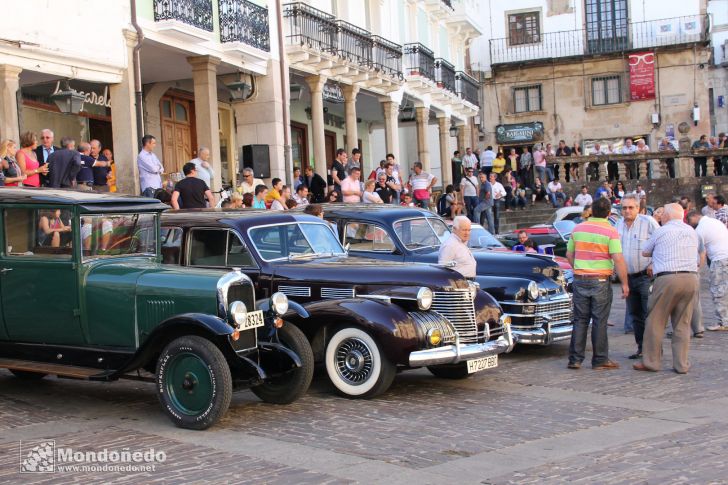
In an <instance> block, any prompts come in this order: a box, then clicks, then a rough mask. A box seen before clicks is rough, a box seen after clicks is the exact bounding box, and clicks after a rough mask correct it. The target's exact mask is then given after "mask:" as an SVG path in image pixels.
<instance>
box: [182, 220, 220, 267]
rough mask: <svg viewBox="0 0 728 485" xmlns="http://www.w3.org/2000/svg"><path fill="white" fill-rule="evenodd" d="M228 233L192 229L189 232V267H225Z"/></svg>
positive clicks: (217, 230)
mask: <svg viewBox="0 0 728 485" xmlns="http://www.w3.org/2000/svg"><path fill="white" fill-rule="evenodd" d="M227 237H228V231H227V230H225V229H194V230H192V231H191V232H190V239H189V244H190V249H189V251H190V255H189V261H190V265H191V266H215V267H220V268H224V267H225V256H226V255H227V244H228V243H227Z"/></svg>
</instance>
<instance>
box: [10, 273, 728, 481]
mask: <svg viewBox="0 0 728 485" xmlns="http://www.w3.org/2000/svg"><path fill="white" fill-rule="evenodd" d="M615 290H616V291H615V295H617V296H615V300H614V305H613V308H612V315H611V321H612V322H614V323H615V326H613V327H610V330H609V333H610V346H611V356H612V358H613V359H614V360H616V361H618V362H620V363H621V364H622V367H621V368H620V369H619V370H616V371H592V370H591V369H589V368H588V367H586V368H583V369H581V370H579V371H571V370H567V369H566V352H567V347H568V343H566V342H563V343H559V344H556V345H554V346H551V347H547V348H536V347H523V348H519V349H516V351H514V352H513V353H512V354H509V355H507V356H502V358H501V360H500V365H499V367H498V368H497V369H494V370H491V371H486V372H484V373H480V374H477V375H475V376H473V377H472V378H470V379H467V380H462V381H447V380H441V379H436V378H434V377H432V376H431V375H430V374H429V373H428V372H427V371H423V370H418V371H412V372H406V373H403V374H400V375H399V376H398V377H397V379H396V380H395V383H394V385H393V386H392V388H391V390H390V391H388V392H387V393H386V394H385V395H383V396H381V397H380V398H378V399H374V400H371V401H358V400H348V399H343V398H340V397H337V396H335V395H334V394H333V392H332V389H331V386H330V385H329V384H328V382H327V381H326V379H325V378H324V376H323V375H319V376H317V378H316V380H315V382H314V385H313V386H312V389H311V390H310V391H309V393H308V395H307V396H305V397H304V398H303V399H301V400H300V401H298V402H296V403H294V404H291V405H288V406H274V405H269V404H263V403H261V402H260V401H259V400H257V399H256V398H255V397H254V396H253V395H252V394H251V393H249V392H242V393H238V394H236V395H235V396H234V398H233V403H232V406H231V409H230V411H229V413H228V414H227V416H226V417H225V418H224V419H223V420H222V421H221V422H220V423H219V424H218V425H217V426H215V427H214V428H212V429H210V430H208V431H205V432H192V431H187V430H180V429H177V428H174V427H173V426H171V425H170V423H169V422H168V421H167V419H166V418H165V417H164V416H163V415H162V413H161V411H160V409H159V405H158V403H157V400H156V397H155V395H154V390H153V388H152V387H151V385H149V384H146V383H141V382H134V381H124V382H117V383H110V384H104V383H88V382H80V381H75V380H68V379H56V378H46V379H44V380H42V381H40V382H33V383H28V382H24V381H21V380H19V379H16V378H14V377H12V376H11V375H10V374H9V373H8V372H6V371H0V482H1V483H55V482H57V483H68V482H81V483H101V482H104V483H107V482H117V483H138V482H145V483H146V482H152V481H159V482H181V481H183V480H184V481H187V482H190V483H202V482H205V483H211V482H213V483H297V484H298V483H356V482H361V483H418V484H420V483H448V484H452V483H486V484H536V483H538V484H552V483H553V484H556V483H563V482H566V481H570V482H573V483H590V484H591V483H610V484H619V483H630V484H631V483H650V484H652V483H659V484H673V483H674V484H683V483H691V484H692V483H728V462H726V460H725V456H726V454H728V396H726V389H728V372H726V371H727V370H728V353H726V352H725V351H724V349H725V347H726V346H728V332H716V333H711V332H706V336H705V338H704V339H702V340H697V339H696V340H693V342H692V343H691V354H690V358H691V361H692V364H693V367H692V369H691V371H690V373H688V374H687V375H684V376H681V375H677V374H675V373H674V372H672V371H671V369H670V367H671V366H670V358H671V354H670V346H669V340H666V341H665V356H664V360H665V362H664V369H665V370H663V371H661V372H658V373H655V374H652V373H638V372H635V371H633V370H632V369H631V361H629V360H627V358H626V357H627V356H628V355H629V354H631V353H632V352H633V351H634V339H633V336H632V335H626V334H625V333H624V331H623V329H622V321H623V315H624V302H623V301H622V300H621V299H620V297H619V296H618V295H619V293H620V292H619V290H618V289H617V288H615ZM703 309H704V312H705V320H706V323H709V322H711V321H715V316H714V312H713V304H712V302H711V300H710V296H709V292H708V291H707V278H703ZM47 440H54V441H55V446H56V447H57V448H58V447H62V448H65V449H68V448H71V449H73V451H80V452H86V451H94V452H99V451H101V450H103V449H104V448H106V449H108V450H131V451H138V450H141V451H144V450H147V449H150V448H153V449H154V450H156V451H162V452H163V453H164V455H165V459H164V460H157V461H155V462H153V468H146V469H141V470H132V471H129V470H122V471H108V470H102V471H98V470H95V471H84V470H77V471H61V470H56V471H55V472H53V473H22V474H21V473H20V456H21V449H20V446H21V441H22V446H23V451H22V453H23V456H25V455H26V454H27V453H26V451H25V450H29V449H32V448H33V447H34V446H37V445H39V444H40V443H41V442H43V441H47Z"/></svg>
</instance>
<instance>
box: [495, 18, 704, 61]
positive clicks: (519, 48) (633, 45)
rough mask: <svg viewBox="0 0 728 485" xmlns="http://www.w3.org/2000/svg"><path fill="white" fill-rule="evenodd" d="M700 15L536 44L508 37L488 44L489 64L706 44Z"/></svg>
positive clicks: (549, 37) (605, 27)
mask: <svg viewBox="0 0 728 485" xmlns="http://www.w3.org/2000/svg"><path fill="white" fill-rule="evenodd" d="M706 25H707V20H706V17H705V16H703V15H691V16H686V17H674V18H667V19H660V20H649V21H644V22H624V23H619V22H611V25H610V23H609V22H606V23H602V24H598V25H596V26H594V27H591V26H590V27H589V28H586V29H579V30H567V31H562V32H549V33H541V34H540V35H539V36H538V39H539V41H538V42H533V43H518V44H513V43H512V42H511V39H509V38H501V39H492V40H491V41H490V62H491V65H496V64H507V63H511V62H526V61H534V60H546V59H553V58H560V57H572V56H584V55H593V54H609V53H617V52H623V51H629V50H637V49H651V48H655V47H667V46H671V45H681V44H689V43H694V42H705V41H707V35H708V34H707V29H706Z"/></svg>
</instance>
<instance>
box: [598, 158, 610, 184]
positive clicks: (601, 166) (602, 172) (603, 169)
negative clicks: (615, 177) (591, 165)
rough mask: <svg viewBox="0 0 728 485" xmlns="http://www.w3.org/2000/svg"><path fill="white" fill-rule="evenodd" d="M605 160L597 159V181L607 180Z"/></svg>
mask: <svg viewBox="0 0 728 485" xmlns="http://www.w3.org/2000/svg"><path fill="white" fill-rule="evenodd" d="M607 163H609V162H607V161H604V162H602V161H599V162H598V164H599V181H600V182H601V181H602V180H607Z"/></svg>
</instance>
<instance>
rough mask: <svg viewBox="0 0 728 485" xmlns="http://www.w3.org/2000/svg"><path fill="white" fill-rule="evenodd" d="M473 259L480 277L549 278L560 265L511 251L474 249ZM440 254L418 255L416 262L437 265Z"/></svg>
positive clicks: (531, 255) (538, 256) (549, 257)
mask: <svg viewBox="0 0 728 485" xmlns="http://www.w3.org/2000/svg"><path fill="white" fill-rule="evenodd" d="M472 252H473V257H474V258H475V262H476V264H477V272H478V275H498V276H517V277H521V278H532V277H533V275H535V274H543V275H544V276H546V277H548V278H552V277H553V276H555V275H554V274H553V270H554V269H556V270H558V269H559V264H558V263H556V262H554V261H553V260H552V259H551V256H546V255H541V254H532V253H514V252H512V251H511V252H509V251H497V252H496V251H492V250H490V249H486V248H483V249H473V250H472ZM437 258H438V252H437V251H432V252H426V253H423V254H417V255H416V256H415V260H416V261H418V262H421V263H437Z"/></svg>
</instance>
